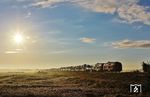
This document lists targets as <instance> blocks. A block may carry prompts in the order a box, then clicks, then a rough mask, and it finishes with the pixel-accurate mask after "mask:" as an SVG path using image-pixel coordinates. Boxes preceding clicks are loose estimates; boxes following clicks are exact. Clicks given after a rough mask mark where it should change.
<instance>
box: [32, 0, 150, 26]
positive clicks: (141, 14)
mask: <svg viewBox="0 0 150 97" xmlns="http://www.w3.org/2000/svg"><path fill="white" fill-rule="evenodd" d="M63 2H69V3H71V4H75V5H79V6H80V7H82V8H85V9H87V10H89V11H93V12H98V13H106V14H115V15H117V17H118V18H119V19H121V20H122V21H126V22H128V23H134V22H141V23H143V24H146V25H150V12H148V11H147V10H148V9H149V7H148V6H141V5H139V4H138V2H139V0H35V2H34V3H32V4H31V6H37V7H42V8H46V7H52V6H54V5H56V4H58V3H63Z"/></svg>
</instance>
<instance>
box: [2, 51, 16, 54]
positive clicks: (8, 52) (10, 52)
mask: <svg viewBox="0 0 150 97" xmlns="http://www.w3.org/2000/svg"><path fill="white" fill-rule="evenodd" d="M18 53H19V52H18V51H6V52H5V54H18Z"/></svg>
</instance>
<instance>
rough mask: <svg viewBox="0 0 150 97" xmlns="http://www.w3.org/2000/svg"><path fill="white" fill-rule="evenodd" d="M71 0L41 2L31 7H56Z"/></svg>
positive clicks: (42, 0) (46, 0) (41, 0)
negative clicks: (57, 4)
mask: <svg viewBox="0 0 150 97" xmlns="http://www.w3.org/2000/svg"><path fill="white" fill-rule="evenodd" d="M66 1H69V0H40V1H38V2H35V3H32V4H31V6H39V7H42V8H46V7H50V6H54V5H55V4H56V3H61V2H66Z"/></svg>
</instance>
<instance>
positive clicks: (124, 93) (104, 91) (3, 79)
mask: <svg viewBox="0 0 150 97" xmlns="http://www.w3.org/2000/svg"><path fill="white" fill-rule="evenodd" d="M132 83H133V84H136V83H137V84H142V89H143V90H142V93H139V94H133V93H130V92H129V85H130V84H132ZM0 97H150V75H149V74H147V73H131V72H130V73H102V72H55V71H49V72H30V73H27V72H26V73H23V72H22V73H0Z"/></svg>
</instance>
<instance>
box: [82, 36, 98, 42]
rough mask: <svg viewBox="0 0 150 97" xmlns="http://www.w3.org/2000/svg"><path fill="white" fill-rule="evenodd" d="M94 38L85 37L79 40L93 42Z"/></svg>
mask: <svg viewBox="0 0 150 97" xmlns="http://www.w3.org/2000/svg"><path fill="white" fill-rule="evenodd" d="M95 40H96V39H94V38H87V37H83V38H80V41H81V42H83V43H93V42H95Z"/></svg>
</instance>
